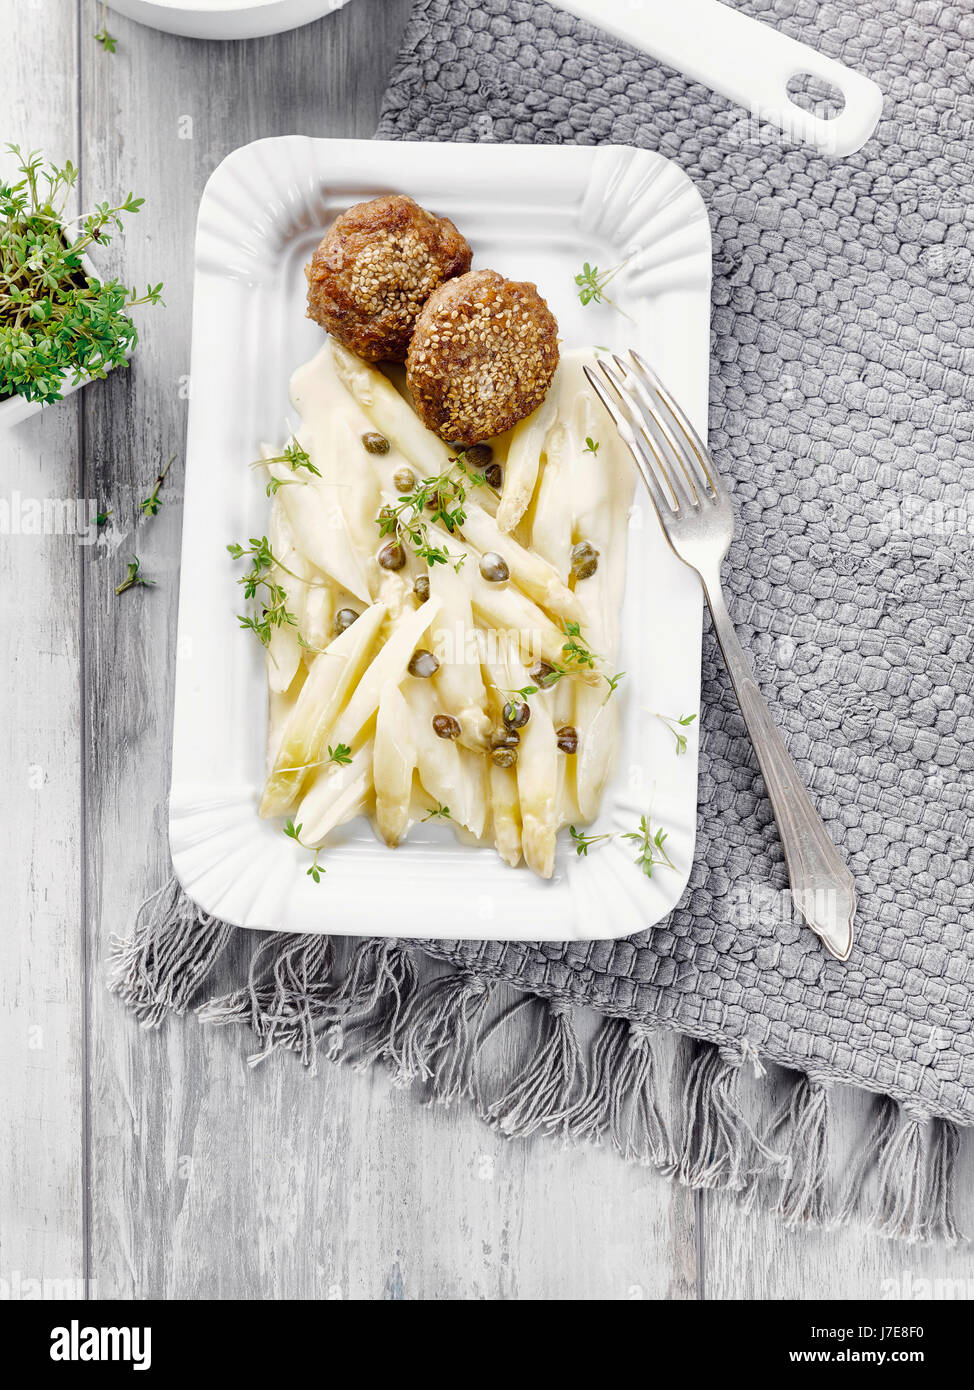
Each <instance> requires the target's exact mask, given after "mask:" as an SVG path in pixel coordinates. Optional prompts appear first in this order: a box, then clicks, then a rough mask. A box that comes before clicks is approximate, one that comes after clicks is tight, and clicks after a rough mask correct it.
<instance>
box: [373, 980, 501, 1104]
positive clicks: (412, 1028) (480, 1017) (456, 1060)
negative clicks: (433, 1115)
mask: <svg viewBox="0 0 974 1390" xmlns="http://www.w3.org/2000/svg"><path fill="white" fill-rule="evenodd" d="M495 989H496V986H495V984H494V982H493V981H491V980H488V979H487V978H486V977H485V976H483V975H478V974H475V973H473V972H471V971H458V972H455V973H451V974H449V975H445V976H440V977H438V978H437V979H435V980H431V981H430V982H429V983H428V984H426V985H424V986H423V987H422V989H420V990H419V991H418V992H417V993H416V994H415V996H414V997H413V998H412V999H411V1000H410V1001H409V1003H408V1004H407V1005H406V1007H405V1008H404V1009H403V1011H402V1014H401V1017H400V1019H399V1021H398V1023H397V1025H396V1027H395V1028H394V1029H393V1032H392V1036H391V1038H390V1040H389V1046H388V1051H387V1056H386V1060H387V1062H388V1064H389V1067H390V1069H391V1071H392V1074H393V1079H394V1080H395V1082H396V1084H397V1085H401V1086H409V1085H411V1084H412V1082H413V1081H415V1080H417V1079H419V1080H422V1081H423V1082H425V1083H426V1084H427V1086H428V1089H429V1093H430V1100H431V1101H434V1100H435V1101H438V1102H440V1103H441V1104H443V1105H449V1104H451V1103H452V1102H453V1101H456V1100H473V1099H475V1096H476V1080H475V1078H476V1062H477V1057H478V1040H479V1037H480V1032H481V1029H482V1027H483V1023H484V1020H485V1018H486V1015H487V1012H488V1010H489V1008H490V1005H491V1002H492V1000H493V997H494V994H495Z"/></svg>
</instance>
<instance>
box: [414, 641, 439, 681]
mask: <svg viewBox="0 0 974 1390" xmlns="http://www.w3.org/2000/svg"><path fill="white" fill-rule="evenodd" d="M406 669H407V670H408V671H409V674H410V675H411V676H423V677H424V678H428V677H430V676H432V675H435V674H436V672H437V671H438V670H439V669H440V663H439V662H438V661H437V659H436V657H435V656H434V655H433V653H432V652H428V651H426V649H425V648H424V647H420V648H419V650H418V651H415V652H413V654H412V656H411V657H410V660H409V665H408V667H407V668H406Z"/></svg>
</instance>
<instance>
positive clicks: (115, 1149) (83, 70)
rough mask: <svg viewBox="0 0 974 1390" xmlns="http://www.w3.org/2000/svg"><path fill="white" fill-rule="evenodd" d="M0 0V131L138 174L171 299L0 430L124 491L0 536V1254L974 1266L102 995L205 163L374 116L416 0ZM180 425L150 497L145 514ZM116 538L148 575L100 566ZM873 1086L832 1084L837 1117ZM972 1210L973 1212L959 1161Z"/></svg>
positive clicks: (11, 477)
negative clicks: (272, 138)
mask: <svg viewBox="0 0 974 1390" xmlns="http://www.w3.org/2000/svg"><path fill="white" fill-rule="evenodd" d="M0 9H2V11H3V13H4V18H5V19H7V20H8V22H7V23H6V24H5V26H4V28H5V32H6V40H7V41H6V42H5V44H4V45H3V46H2V48H0V93H2V94H3V95H2V97H0V102H2V114H3V129H2V131H0V136H2V138H3V139H5V140H14V141H19V142H21V143H23V144H25V145H28V146H41V147H43V148H44V149H45V150H46V151H47V152H48V153H49V154H50V155H51V156H52V157H57V158H59V159H63V158H66V157H71V158H72V159H74V160H75V161H76V162H77V163H79V164H80V167H81V187H80V190H79V191H80V196H81V199H82V200H83V201H87V202H92V201H94V200H100V199H102V198H105V197H111V196H114V195H116V194H124V193H125V192H127V191H128V190H129V189H130V188H131V189H134V190H135V191H136V193H138V194H141V195H144V196H145V198H146V200H147V201H146V206H145V208H144V209H143V211H142V213H140V215H139V217H138V218H137V219H135V220H133V221H132V222H131V223H130V224H129V225H128V226H127V228H126V231H125V234H124V235H123V236H122V237H120V238H119V239H118V240H117V241H116V242H115V243H114V244H113V245H112V246H111V247H110V248H109V249H108V250H107V251H106V252H103V253H101V256H100V264H101V266H102V268H103V269H105V270H107V271H118V272H119V273H121V274H122V275H123V277H124V278H125V279H126V281H127V282H128V283H130V284H136V285H139V286H141V285H143V284H144V283H146V282H147V281H149V280H152V281H153V282H155V281H159V280H162V281H164V283H165V291H164V296H165V300H166V306H167V307H166V308H165V309H162V308H159V309H146V310H140V311H138V312H139V326H140V332H141V342H140V344H139V347H138V350H137V352H136V354H135V356H134V359H133V362H132V367H131V370H130V371H128V372H116V373H114V374H113V375H112V376H111V377H110V378H109V379H108V380H107V381H105V382H103V383H96V384H93V385H91V386H88V387H86V388H84V390H82V391H81V392H79V393H77V394H76V395H74V396H73V397H71V398H70V399H69V400H67V401H65V402H64V403H62V404H59V405H57V406H54V407H52V408H50V409H48V410H46V411H44V412H43V414H42V415H40V416H39V417H37V418H36V419H34V420H32V421H30V422H28V423H27V424H25V425H23V426H20V427H18V428H16V429H15V430H13V431H11V432H10V433H9V434H7V435H6V436H4V437H2V439H0V461H2V474H3V476H2V480H0V498H4V497H5V498H7V499H10V498H11V497H12V496H13V494H14V493H19V494H21V495H22V496H23V497H27V498H43V497H62V498H84V499H86V498H91V499H97V502H98V504H99V505H100V506H101V507H102V508H105V509H107V508H111V509H112V513H113V515H112V518H111V522H110V525H109V526H108V527H107V528H106V531H105V533H104V536H103V540H104V542H105V543H103V544H101V545H93V546H82V545H80V544H79V543H78V540H77V538H76V537H72V536H69V535H53V536H11V535H3V536H0V644H2V650H3V652H4V653H5V657H6V661H5V664H4V670H3V676H2V690H3V714H4V717H3V719H2V721H0V749H2V753H3V768H4V771H5V773H6V775H5V777H4V778H3V779H2V781H0V834H2V843H3V847H4V864H5V869H6V872H5V873H4V874H3V875H2V877H0V884H2V887H0V893H2V895H3V896H2V906H3V909H4V912H3V924H4V930H3V934H2V937H0V1042H2V1048H3V1052H2V1059H3V1063H4V1065H3V1066H2V1068H0V1156H2V1161H0V1279H2V1280H6V1281H8V1282H9V1283H11V1285H13V1283H14V1282H15V1281H18V1280H19V1281H21V1282H22V1281H25V1280H37V1281H43V1280H45V1279H46V1280H58V1281H63V1280H82V1279H85V1280H87V1281H88V1283H89V1290H90V1292H91V1294H92V1295H93V1296H94V1297H102V1298H111V1297H121V1298H153V1297H164V1298H179V1299H187V1298H194V1297H217V1298H233V1297H243V1298H253V1299H260V1298H275V1297H276V1298H327V1299H337V1298H366V1299H373V1298H375V1299H382V1298H386V1299H444V1298H453V1299H516V1298H521V1299H576V1298H577V1299H659V1298H665V1299H692V1298H696V1297H700V1296H704V1297H710V1298H727V1299H746V1298H761V1297H765V1298H767V1297H771V1298H778V1297H798V1298H806V1297H818V1296H822V1295H827V1296H833V1297H839V1298H852V1297H858V1296H860V1295H867V1296H870V1295H872V1296H875V1295H881V1294H882V1293H883V1292H884V1290H886V1291H888V1290H889V1283H888V1281H897V1280H902V1279H903V1278H904V1277H905V1275H909V1274H910V1272H911V1271H912V1277H913V1278H915V1279H918V1278H921V1277H926V1278H929V1279H936V1278H942V1279H947V1278H954V1279H958V1278H972V1277H974V1267H972V1261H971V1257H970V1254H969V1250H968V1249H964V1250H960V1251H954V1252H946V1251H943V1250H927V1251H919V1252H918V1251H913V1250H905V1249H903V1248H902V1247H899V1246H896V1245H891V1244H889V1243H887V1242H885V1241H883V1240H881V1239H879V1238H878V1237H874V1236H866V1235H863V1233H862V1232H860V1231H853V1232H831V1233H813V1234H811V1235H807V1234H802V1235H793V1234H790V1233H786V1232H783V1231H782V1230H781V1228H780V1227H779V1226H778V1225H777V1224H776V1223H775V1222H774V1221H773V1220H771V1219H770V1218H766V1217H763V1216H754V1215H751V1216H747V1215H744V1214H743V1213H741V1212H740V1211H739V1210H738V1209H737V1208H736V1207H735V1206H734V1205H733V1204H732V1203H731V1202H729V1201H725V1200H724V1199H722V1198H720V1197H712V1196H707V1197H704V1196H702V1195H700V1196H697V1197H694V1196H693V1195H691V1194H688V1193H687V1192H685V1191H684V1190H682V1189H679V1188H677V1187H675V1186H673V1185H671V1184H669V1183H667V1182H665V1181H663V1180H662V1179H660V1178H659V1177H658V1176H657V1175H656V1174H655V1173H652V1172H646V1171H643V1170H640V1169H634V1168H628V1167H626V1166H625V1165H624V1164H623V1163H621V1162H620V1161H619V1160H617V1159H616V1157H615V1156H614V1155H613V1154H611V1153H608V1152H602V1151H597V1150H587V1151H581V1152H578V1151H576V1152H569V1151H565V1150H563V1149H561V1148H560V1147H558V1146H557V1145H556V1144H554V1143H551V1142H547V1141H543V1140H539V1141H531V1142H521V1143H515V1144H508V1143H506V1142H504V1141H503V1140H501V1139H499V1138H498V1136H497V1135H496V1134H494V1133H493V1132H492V1131H490V1130H489V1129H487V1128H486V1127H485V1126H484V1125H482V1124H481V1123H480V1122H479V1120H477V1118H476V1117H475V1116H474V1115H473V1114H472V1113H471V1112H470V1111H469V1110H464V1109H460V1110H456V1109H450V1110H443V1109H435V1110H431V1109H427V1108H426V1107H424V1106H422V1105H420V1104H418V1103H417V1101H416V1098H415V1097H413V1096H410V1095H409V1094H406V1093H403V1092H401V1091H397V1090H395V1089H394V1088H393V1087H392V1086H391V1085H390V1084H389V1082H388V1080H387V1079H386V1078H385V1077H384V1076H383V1075H381V1074H380V1073H379V1072H378V1071H372V1072H368V1073H357V1072H353V1071H351V1070H348V1069H345V1068H340V1067H331V1066H328V1065H323V1066H322V1068H321V1071H320V1073H319V1075H318V1076H316V1077H309V1076H308V1075H306V1074H305V1073H304V1071H303V1070H302V1069H301V1067H300V1066H299V1065H298V1064H297V1062H296V1061H295V1060H294V1059H293V1058H291V1057H285V1056H281V1055H274V1056H272V1057H270V1058H269V1059H268V1060H267V1061H266V1062H264V1063H262V1064H261V1065H260V1066H258V1067H256V1068H253V1069H251V1068H248V1066H247V1064H246V1060H245V1056H246V1040H245V1038H244V1037H243V1035H242V1034H241V1033H239V1032H238V1031H237V1030H229V1031H221V1030H213V1029H210V1030H204V1029H203V1028H201V1027H200V1026H199V1025H198V1023H197V1022H196V1021H195V1019H192V1018H190V1019H187V1020H184V1021H181V1022H174V1023H170V1024H169V1026H167V1027H165V1028H164V1029H163V1030H162V1031H161V1032H159V1033H156V1034H148V1033H144V1032H142V1031H140V1030H139V1029H138V1028H137V1027H135V1026H134V1025H133V1023H132V1021H131V1019H130V1018H129V1017H128V1016H127V1015H126V1014H125V1012H124V1010H123V1009H122V1008H121V1007H120V1005H119V1004H118V1003H117V1001H116V1000H115V999H114V998H112V997H111V996H109V995H108V993H107V992H106V989H105V961H106V955H107V949H108V943H109V939H110V937H111V936H112V935H113V934H114V933H125V932H127V930H128V929H129V927H130V925H131V922H132V920H133V917H134V914H135V912H136V910H137V908H138V906H139V904H140V902H141V901H142V900H143V898H144V897H145V896H146V895H147V893H148V892H149V891H151V890H152V889H154V888H155V887H156V886H157V885H158V884H159V883H160V882H161V881H162V879H163V877H164V876H165V875H166V874H167V871H168V864H167V860H166V852H165V844H166V793H167V787H168V780H169V741H170V700H171V693H172V677H173V668H174V662H175V661H176V659H177V652H176V621H175V618H176V600H177V595H178V583H179V572H178V547H179V538H180V523H181V507H180V503H181V488H182V450H183V444H184V435H185V425H186V408H187V399H188V394H189V391H190V389H191V383H190V382H189V378H188V372H189V327H190V310H191V297H192V251H193V232H194V223H195V217H196V208H197V204H198V201H199V197H200V193H201V191H202V188H203V184H204V183H205V181H206V178H207V177H208V175H209V174H210V172H211V171H212V170H213V169H214V167H215V166H216V165H217V164H218V163H219V161H220V160H221V159H222V158H223V156H224V155H225V154H226V153H227V152H228V151H230V150H231V149H233V148H235V147H236V146H238V145H241V144H244V143H246V142H248V141H250V140H254V139H256V138H258V137H261V136H267V135H276V134H290V133H294V132H300V133H304V134H311V135H347V136H369V135H371V134H372V132H373V130H374V128H375V123H376V119H377V115H378V110H379V103H380V99H381V93H382V90H383V87H384V85H385V81H386V78H387V75H388V73H389V70H390V68H391V66H392V64H393V62H394V59H395V54H396V51H397V47H398V44H399V41H400V38H401V35H402V30H403V26H404V24H405V20H406V16H407V12H408V9H409V3H408V0H351V3H350V4H349V5H348V6H347V7H346V8H345V9H343V10H341V11H339V12H338V13H336V14H334V15H331V16H329V17H328V18H326V19H324V20H322V21H320V22H319V23H316V24H312V25H309V26H307V27H306V28H304V29H301V30H298V31H296V32H293V33H291V34H286V35H282V36H280V37H276V38H270V39H262V40H254V41H250V42H246V43H235V44H229V43H228V44H224V43H204V42H195V41H191V40H186V39H180V38H175V37H172V36H170V35H166V34H162V33H157V32H155V31H153V30H150V29H147V28H144V27H141V26H139V25H137V24H134V23H131V22H129V21H127V20H125V19H123V18H121V17H120V16H117V15H115V14H114V13H112V12H111V11H109V15H108V25H109V29H110V30H111V31H112V33H114V34H115V35H116V36H117V39H118V48H117V51H116V52H115V53H114V54H107V53H105V52H104V51H103V50H102V48H101V47H100V46H99V45H98V44H97V43H96V42H95V41H94V37H93V35H94V33H95V31H96V30H97V29H98V28H99V26H100V23H101V7H100V5H99V4H97V3H93V2H91V0H80V2H79V0H21V3H18V4H16V5H15V4H14V0H3V3H2V5H0ZM39 73H43V81H38V74H39ZM171 455H175V458H176V461H175V463H174V465H173V468H172V472H171V474H170V477H169V479H168V481H167V483H166V486H165V494H164V495H165V502H166V505H165V507H164V508H163V510H162V512H161V514H160V515H159V516H158V517H157V518H156V519H154V520H152V521H151V522H148V523H145V522H144V523H143V524H141V525H140V524H139V514H138V502H139V500H140V499H141V498H142V497H144V496H145V495H146V493H147V492H148V491H149V490H150V489H151V486H152V480H153V478H154V477H155V475H156V473H157V472H158V470H159V468H160V466H161V465H162V464H164V463H165V462H166V460H167V459H168V458H169V457H170V456H171ZM133 553H135V554H138V556H139V557H140V559H141V561H142V564H143V567H144V571H145V573H146V574H147V575H149V576H151V577H152V578H153V579H154V580H155V581H156V584H155V587H153V588H151V589H142V590H136V591H135V592H132V593H128V594H125V595H123V596H122V597H121V598H116V596H115V594H114V587H115V585H116V584H117V583H118V582H119V580H120V578H121V577H122V576H123V575H124V572H125V565H126V563H127V560H128V558H129V556H130V555H131V554H133ZM530 1013H531V1011H530V1010H528V1011H524V1012H523V1013H522V1015H521V1017H522V1019H523V1022H522V1024H521V1027H522V1028H523V1029H524V1030H529V1029H530V1028H531V1027H532V1023H531V1020H530ZM512 1045H516V1043H515V1044H512ZM866 1104H867V1102H866V1101H865V1099H864V1098H862V1097H857V1096H853V1095H849V1096H846V1097H844V1098H842V1100H841V1102H840V1108H841V1111H842V1114H841V1117H840V1123H839V1125H838V1130H839V1143H840V1144H845V1145H846V1146H847V1147H848V1145H849V1144H851V1141H852V1136H853V1134H854V1133H856V1132H858V1128H859V1125H860V1124H861V1122H862V1114H863V1110H864V1107H865V1105H866ZM963 1217H964V1220H965V1222H966V1225H967V1228H968V1229H972V1228H974V1200H972V1196H971V1193H970V1187H969V1186H968V1191H967V1193H966V1194H965V1200H964V1211H963ZM884 1281H887V1282H886V1283H884Z"/></svg>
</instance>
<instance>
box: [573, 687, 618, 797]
mask: <svg viewBox="0 0 974 1390" xmlns="http://www.w3.org/2000/svg"><path fill="white" fill-rule="evenodd" d="M616 700H617V697H615V696H612V697H610V698H609V699H606V698H605V695H603V694H601V693H600V692H599V691H598V690H596V689H593V687H592V686H589V685H584V686H583V685H580V686H579V687H578V689H577V690H576V691H575V727H576V729H577V730H578V752H577V754H576V755H575V756H576V764H575V789H576V795H577V797H578V811H579V815H580V816H581V818H582V820H583V821H593V820H595V818H596V816H597V815H598V813H599V802H600V801H601V800H602V792H603V791H604V789H605V784H606V782H607V781H608V777H609V773H610V771H611V770H612V765H613V763H614V762H615V755H616V748H617V746H618V741H619V707H618V704H617V703H616Z"/></svg>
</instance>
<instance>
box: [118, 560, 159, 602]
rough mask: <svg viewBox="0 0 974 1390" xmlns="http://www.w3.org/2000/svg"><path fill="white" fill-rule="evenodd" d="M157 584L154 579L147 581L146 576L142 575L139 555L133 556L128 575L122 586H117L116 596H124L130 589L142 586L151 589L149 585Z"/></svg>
mask: <svg viewBox="0 0 974 1390" xmlns="http://www.w3.org/2000/svg"><path fill="white" fill-rule="evenodd" d="M155 582H156V581H155V580H154V579H146V577H145V575H144V574H143V573H142V562H141V561H140V560H139V557H138V556H137V555H133V556H132V558H131V560H130V561H129V567H128V573H127V574H126V576H125V578H124V579H123V580H122V582H121V584H119V585H118V586H117V588H116V589H115V592H116V594H124V593H126V592H127V591H128V590H129V589H137V588H139V586H140V585H143V586H145V587H149V585H152V584H155Z"/></svg>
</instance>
